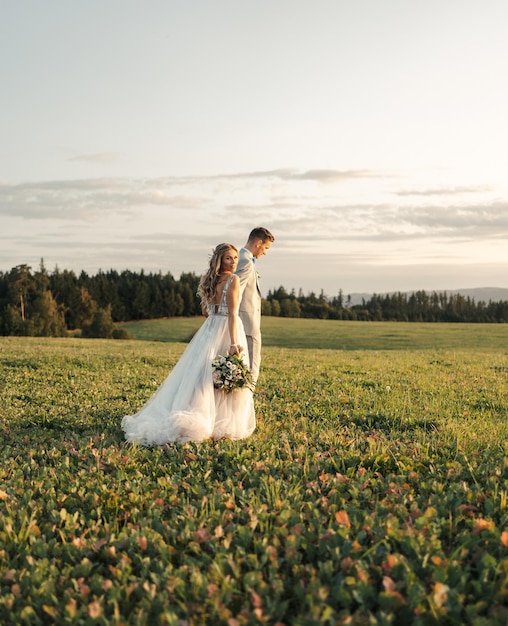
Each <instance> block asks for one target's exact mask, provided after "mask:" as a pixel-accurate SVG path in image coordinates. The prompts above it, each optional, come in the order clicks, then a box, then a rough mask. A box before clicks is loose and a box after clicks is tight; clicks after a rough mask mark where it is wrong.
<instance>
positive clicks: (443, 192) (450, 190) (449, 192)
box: [395, 185, 493, 196]
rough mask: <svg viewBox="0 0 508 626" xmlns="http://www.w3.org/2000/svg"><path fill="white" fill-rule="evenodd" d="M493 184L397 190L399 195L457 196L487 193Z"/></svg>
mask: <svg viewBox="0 0 508 626" xmlns="http://www.w3.org/2000/svg"><path fill="white" fill-rule="evenodd" d="M492 190H493V187H492V186H491V185H478V186H475V187H468V186H457V187H436V188H430V189H405V190H404V189H403V190H400V191H396V192H395V194H396V195H397V196H455V195H462V194H470V193H485V192H489V191H492Z"/></svg>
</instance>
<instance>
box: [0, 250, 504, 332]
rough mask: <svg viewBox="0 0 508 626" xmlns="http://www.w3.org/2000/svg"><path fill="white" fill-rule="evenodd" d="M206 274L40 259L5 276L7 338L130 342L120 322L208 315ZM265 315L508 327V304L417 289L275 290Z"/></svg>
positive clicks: (1, 307)
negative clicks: (77, 267) (355, 297)
mask: <svg viewBox="0 0 508 626" xmlns="http://www.w3.org/2000/svg"><path fill="white" fill-rule="evenodd" d="M198 283H199V276H197V275H196V274H194V273H192V272H189V273H182V274H181V275H180V278H179V279H176V278H174V277H173V276H172V274H171V273H170V272H167V273H165V274H162V272H158V273H145V272H144V271H143V270H141V271H140V272H132V271H130V270H123V271H121V272H118V271H116V270H109V271H107V272H103V271H99V272H98V273H97V274H95V275H89V274H87V273H86V272H84V271H82V272H81V273H79V275H78V274H76V273H75V272H74V271H72V270H60V269H59V268H58V267H57V268H55V269H54V270H53V271H52V272H48V270H47V269H46V267H45V266H44V261H43V260H41V263H40V265H39V267H38V268H37V269H36V270H32V268H31V267H30V266H28V265H18V266H16V267H14V268H12V269H11V270H10V271H7V272H0V335H4V336H5V335H18V336H38V337H64V336H67V335H68V334H70V333H71V334H79V335H80V336H82V337H110V338H117V339H122V338H124V339H125V338H129V335H128V333H127V332H126V331H125V330H124V329H122V327H121V325H120V326H118V323H119V322H127V321H133V320H146V319H159V318H167V317H181V316H185V317H192V316H196V315H200V314H201V307H200V302H199V299H198V297H197V295H196V291H197V287H198ZM262 313H263V315H271V316H276V317H295V318H314V319H337V320H357V321H403V322H469V323H471V322H477V323H506V322H508V301H499V302H492V301H489V302H483V301H478V302H476V301H475V300H474V298H470V297H465V296H462V295H461V294H455V293H454V294H447V293H446V292H435V291H433V292H430V293H428V292H426V291H415V292H413V293H411V294H407V293H401V292H398V293H391V294H382V295H380V294H373V295H372V296H371V297H370V298H369V299H367V300H365V299H364V300H363V301H362V303H361V304H354V305H353V304H352V303H351V296H348V295H344V294H343V293H342V291H339V293H338V294H337V295H336V296H333V297H328V296H327V295H325V294H324V292H323V291H321V293H320V294H319V295H316V293H314V292H310V293H307V294H304V293H303V291H302V290H300V291H299V292H298V294H296V292H295V290H292V291H290V292H288V291H287V290H286V289H285V288H284V287H282V286H281V287H279V288H278V289H273V290H270V291H268V293H267V296H266V298H264V299H263V301H262Z"/></svg>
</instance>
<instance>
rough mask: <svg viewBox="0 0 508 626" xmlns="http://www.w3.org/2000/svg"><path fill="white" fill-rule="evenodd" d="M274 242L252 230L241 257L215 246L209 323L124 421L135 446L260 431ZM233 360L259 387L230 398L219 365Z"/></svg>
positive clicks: (203, 290) (206, 303) (206, 287)
mask: <svg viewBox="0 0 508 626" xmlns="http://www.w3.org/2000/svg"><path fill="white" fill-rule="evenodd" d="M274 240H275V238H274V236H273V235H272V233H271V232H270V231H269V230H267V229H266V228H264V227H261V226H260V227H257V228H254V229H253V230H252V231H251V233H250V234H249V238H248V240H247V243H246V244H245V246H244V247H243V248H241V250H240V252H238V249H237V248H236V247H235V246H233V245H232V244H229V243H221V244H219V245H218V246H217V247H216V248H215V250H214V251H213V254H212V256H211V258H210V262H209V266H208V270H207V271H206V273H205V274H204V275H203V276H202V277H201V280H200V283H199V287H198V295H199V297H200V299H201V307H202V311H203V314H204V315H205V317H206V320H205V322H204V324H203V325H202V326H201V327H200V329H199V330H198V331H197V333H196V334H195V335H194V337H193V339H192V340H191V342H190V343H189V345H188V346H187V348H186V349H185V351H184V353H183V354H182V356H181V357H180V360H179V361H178V363H177V364H176V365H175V367H174V368H173V370H172V371H171V373H170V374H169V376H168V377H167V378H166V380H165V381H164V382H163V383H162V385H161V386H160V387H159V388H158V390H157V391H156V392H155V394H154V395H153V396H152V397H151V399H150V400H149V401H148V402H147V403H146V404H145V405H144V406H143V407H142V408H141V410H140V411H138V412H137V413H136V414H135V415H126V416H125V417H124V418H123V419H122V428H123V430H124V432H125V438H126V439H127V440H128V441H130V442H133V443H134V442H138V443H140V444H142V445H147V446H148V445H162V444H165V443H170V442H180V443H183V442H186V441H203V440H204V439H209V438H210V437H211V438H213V439H222V438H225V437H227V438H229V439H243V438H245V437H248V436H249V435H251V434H252V432H253V431H254V429H255V427H256V416H255V412H254V399H253V389H252V387H253V385H254V384H255V383H256V381H257V378H258V375H259V367H260V363H261V290H260V286H259V274H258V273H257V271H256V268H255V263H256V260H257V259H259V258H260V257H262V256H263V255H265V254H266V253H267V252H268V250H269V248H270V246H271V244H272V243H273V241H274ZM226 355H231V356H232V357H233V358H236V359H237V361H236V365H235V364H234V363H233V364H231V363H227V362H226V361H224V360H222V361H221V362H222V364H223V365H224V367H226V366H227V367H228V368H231V367H232V368H233V369H235V368H237V370H236V371H240V370H241V369H243V368H244V367H245V366H246V368H247V374H248V376H249V381H250V382H251V383H252V384H244V386H241V387H239V388H238V389H235V390H234V391H230V392H229V393H228V392H227V391H224V390H223V389H218V388H217V385H216V384H214V379H213V376H212V362H213V361H214V360H215V359H216V358H217V357H218V356H226ZM237 366H238V367H237ZM248 370H250V375H249V373H248Z"/></svg>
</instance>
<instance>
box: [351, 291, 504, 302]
mask: <svg viewBox="0 0 508 626" xmlns="http://www.w3.org/2000/svg"><path fill="white" fill-rule="evenodd" d="M414 291H417V290H416V289H415V290H413V291H405V292H402V293H406V294H407V295H411V294H412V293H414ZM423 291H425V293H434V291H436V292H437V293H444V292H446V293H447V294H448V295H450V294H456V293H460V294H461V295H463V296H464V297H465V298H467V297H469V298H474V301H475V302H481V301H483V302H489V300H490V301H492V302H500V301H506V300H508V289H506V288H504V287H473V288H467V289H424V290H423ZM386 293H398V292H397V291H388V292H384V293H380V294H378V295H380V296H384V295H386ZM343 295H344V301H345V302H347V297H348V295H350V296H351V304H352V305H355V304H361V303H362V300H365V302H367V300H370V298H371V297H372V295H373V294H372V293H352V294H347V293H345V294H343Z"/></svg>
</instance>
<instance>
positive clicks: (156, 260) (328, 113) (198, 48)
mask: <svg viewBox="0 0 508 626" xmlns="http://www.w3.org/2000/svg"><path fill="white" fill-rule="evenodd" d="M0 7H1V19H0V49H1V55H0V77H1V91H2V96H1V112H2V114H1V116H0V137H1V141H0V271H8V270H10V269H11V268H12V267H14V266H15V265H19V264H22V263H27V264H29V265H31V266H32V267H33V268H36V267H37V266H38V265H39V261H40V259H41V258H43V259H44V262H45V265H46V267H47V268H48V270H50V271H51V270H53V269H54V268H55V266H58V267H59V268H60V269H73V270H75V271H76V272H80V271H81V270H85V271H87V272H88V273H92V274H94V273H96V272H97V271H98V270H99V269H103V270H108V269H110V268H114V269H117V270H123V269H130V270H132V271H139V270H140V269H144V270H145V271H155V272H158V271H159V270H160V271H162V272H163V273H165V272H168V271H169V272H171V273H172V274H173V275H174V276H175V277H177V278H178V277H179V275H180V273H181V272H189V271H191V272H196V273H201V272H202V271H203V270H204V269H205V267H206V265H207V263H208V258H209V254H210V252H211V250H212V248H213V246H214V245H215V244H217V243H220V242H222V241H229V242H232V243H234V244H236V245H238V246H241V245H243V244H244V243H245V240H246V238H247V235H248V232H249V231H250V230H251V228H253V227H254V226H258V225H262V226H266V227H267V228H269V229H270V230H271V231H272V232H273V234H274V235H275V238H276V242H275V244H274V245H273V246H272V249H271V250H270V252H269V254H268V256H267V257H265V258H263V259H262V260H261V261H260V262H259V264H258V269H259V272H260V274H261V281H262V286H263V291H264V292H265V294H266V292H267V291H268V289H272V288H276V287H278V286H280V285H283V286H284V287H286V288H287V289H292V288H294V289H296V290H297V291H298V290H299V289H300V288H302V289H303V291H304V292H308V291H315V292H320V291H321V290H324V292H325V293H326V294H327V295H330V296H333V295H335V294H337V293H338V291H339V289H342V290H343V291H344V292H345V293H354V292H377V293H382V292H386V291H394V290H401V291H410V290H414V289H425V290H434V289H435V290H439V289H460V288H466V287H468V288H469V287H486V286H491V287H505V288H506V287H508V252H507V250H508V247H507V239H508V123H507V111H508V79H507V76H508V71H507V70H508V67H507V66H508V37H507V36H506V27H507V24H508V2H506V0H486V1H485V2H479V1H478V0H425V1H417V0H413V1H411V0H383V1H380V0H354V1H353V0H348V1H346V0H312V1H311V0H271V1H268V0H200V1H198V0H185V1H183V0H101V1H99V0H76V1H73V2H69V1H68V0H46V1H45V2H40V1H38V0H16V1H10V0H0Z"/></svg>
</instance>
